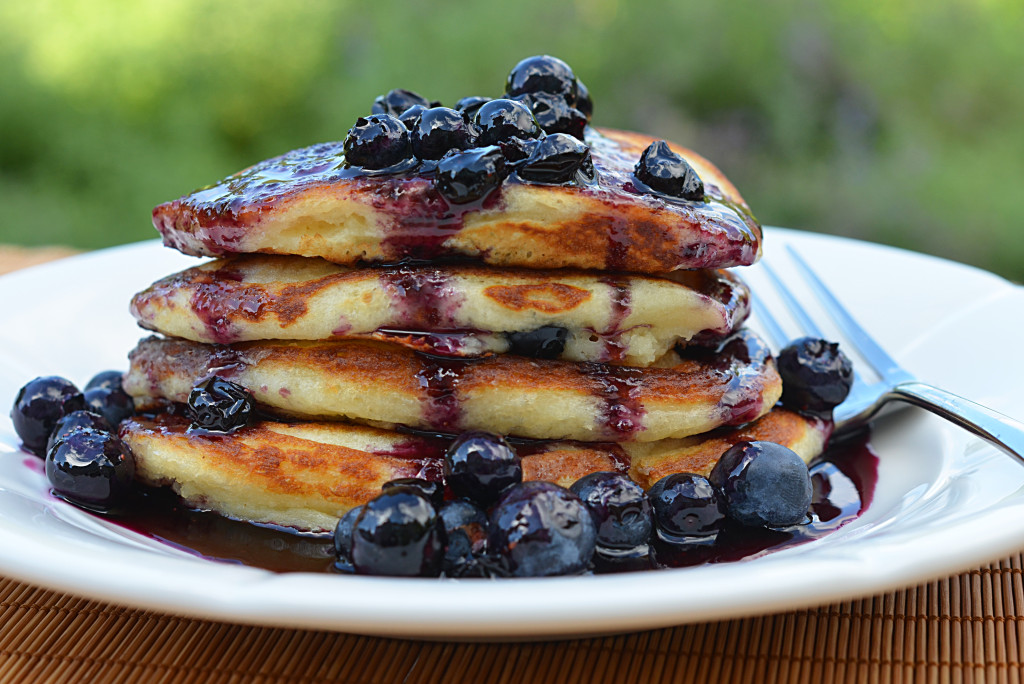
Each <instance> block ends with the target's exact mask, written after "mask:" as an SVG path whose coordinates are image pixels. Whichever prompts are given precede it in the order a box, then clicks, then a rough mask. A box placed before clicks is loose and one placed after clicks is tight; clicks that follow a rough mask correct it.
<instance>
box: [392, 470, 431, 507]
mask: <svg viewBox="0 0 1024 684" xmlns="http://www.w3.org/2000/svg"><path fill="white" fill-rule="evenodd" d="M389 487H414V488H415V489H418V490H420V493H422V494H423V496H425V497H427V498H428V499H430V504H431V505H432V506H433V507H434V508H441V505H442V504H443V503H444V485H443V484H442V483H440V482H433V481H431V480H424V479H422V478H419V477H400V478H398V479H397V480H389V481H388V482H385V483H384V484H383V485H381V491H387V490H388V488H389Z"/></svg>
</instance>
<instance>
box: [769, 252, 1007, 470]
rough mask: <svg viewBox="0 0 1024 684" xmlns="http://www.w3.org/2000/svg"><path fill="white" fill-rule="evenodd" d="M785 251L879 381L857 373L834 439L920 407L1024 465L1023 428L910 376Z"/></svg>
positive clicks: (806, 322)
mask: <svg viewBox="0 0 1024 684" xmlns="http://www.w3.org/2000/svg"><path fill="white" fill-rule="evenodd" d="M786 249H787V251H788V252H789V256H790V258H791V259H792V261H793V263H794V264H795V266H796V270H797V271H799V272H800V275H801V276H802V277H803V278H804V280H805V281H806V282H807V284H808V285H810V287H811V290H812V291H813V292H814V293H815V295H817V297H818V299H819V300H820V301H821V304H822V306H823V307H824V309H825V311H826V312H827V313H828V314H829V316H830V317H831V318H832V320H833V321H834V322H835V323H836V325H837V326H838V328H839V329H840V330H841V331H842V333H843V334H844V335H845V336H846V342H848V343H849V345H850V347H851V348H852V349H854V350H856V351H857V352H858V353H859V354H860V356H861V357H863V358H864V360H865V361H867V363H868V365H869V366H871V368H872V369H873V370H874V372H875V373H876V374H877V375H878V377H879V378H880V380H879V381H877V382H873V383H869V382H867V381H866V380H865V379H864V376H863V374H862V373H859V372H857V369H856V368H854V382H853V387H852V388H851V389H850V394H849V396H848V397H847V398H846V400H845V401H843V403H842V404H840V405H839V406H837V407H836V409H835V411H834V413H833V416H834V418H835V434H837V435H838V434H840V433H842V432H846V431H850V430H853V429H855V428H858V427H863V426H864V425H866V424H867V423H868V422H869V421H870V420H871V419H872V418H874V417H875V415H876V414H877V413H878V411H879V410H880V409H881V408H882V407H883V406H885V405H886V404H888V403H889V402H893V401H898V402H904V403H907V404H910V405H913V406H918V407H920V408H923V409H926V410H928V411H931V412H932V413H934V414H936V415H938V416H940V417H942V418H945V419H946V420H948V421H950V422H951V423H954V424H955V425H958V426H960V427H962V428H964V429H965V430H968V431H970V432H972V433H974V434H975V435H978V436H979V437H981V438H983V439H985V440H988V441H989V442H991V443H992V444H993V445H995V446H996V447H998V448H999V449H1001V450H1002V451H1004V452H1006V453H1007V454H1009V455H1010V456H1012V457H1013V458H1015V459H1017V461H1018V462H1019V463H1021V464H1022V465H1024V423H1021V422H1020V421H1017V420H1014V419H1013V418H1010V417H1009V416H1006V415H1003V414H1002V413H999V412H997V411H993V410H992V409H990V408H987V407H985V406H982V405H981V404H977V403H975V402H973V401H970V400H969V399H964V398H963V397H961V396H958V395H956V394H953V393H952V392H948V391H946V390H944V389H940V388H938V387H935V386H933V385H929V384H926V383H923V382H920V381H918V380H917V379H916V378H915V377H914V376H913V375H912V374H911V373H910V372H908V371H907V370H905V369H904V368H902V367H900V365H899V364H898V363H896V361H895V359H893V358H892V357H891V356H889V354H888V353H887V352H886V351H885V350H884V349H883V348H882V347H881V346H880V345H879V344H878V343H877V342H876V341H875V340H874V339H873V338H872V337H871V336H870V335H869V334H868V333H867V331H865V330H864V328H862V327H861V326H860V324H858V323H857V321H856V320H854V318H853V316H851V315H850V313H849V312H848V311H847V310H846V308H845V307H843V305H842V304H840V303H839V300H838V299H836V297H835V295H834V294H832V292H831V291H829V289H828V288H827V287H825V283H823V282H822V280H821V278H819V277H818V275H817V274H816V273H815V272H814V271H813V270H812V269H811V267H810V266H809V265H808V264H807V262H806V261H805V260H804V259H803V257H801V256H800V254H799V253H798V252H797V251H796V250H795V249H794V248H793V246H792V245H786ZM761 267H762V268H763V270H764V272H765V273H766V274H767V275H768V278H769V279H770V280H771V281H772V284H773V285H774V287H775V289H776V290H777V291H778V293H779V296H780V297H781V299H782V301H783V302H784V303H785V305H786V307H787V308H788V309H789V311H790V313H791V314H792V315H793V318H794V319H795V320H796V322H797V323H798V324H799V325H800V327H801V328H803V330H804V333H805V334H807V335H811V336H814V337H818V338H822V339H824V335H822V333H821V329H820V327H819V326H818V325H817V324H816V323H815V322H814V320H813V318H812V317H811V316H810V314H808V312H807V310H806V309H805V308H804V307H803V306H801V304H800V302H799V300H798V299H797V298H796V296H794V295H793V293H792V291H791V290H790V288H789V287H787V286H786V284H785V283H784V282H783V280H782V278H780V277H779V275H778V273H777V272H776V271H775V269H773V268H772V267H771V266H769V265H768V264H767V263H765V262H761ZM754 304H755V307H756V308H755V311H756V314H757V317H758V320H759V321H761V322H762V324H763V327H764V330H765V333H766V334H767V335H768V337H770V338H772V342H774V344H775V347H776V348H781V347H783V346H785V345H786V344H787V343H788V341H789V339H790V338H789V337H787V336H786V334H785V332H784V331H783V328H782V326H781V325H780V324H779V322H778V319H777V318H775V317H774V316H773V315H772V314H771V312H770V311H769V310H768V308H767V307H765V306H764V305H763V302H762V300H760V299H758V298H756V297H755V301H754Z"/></svg>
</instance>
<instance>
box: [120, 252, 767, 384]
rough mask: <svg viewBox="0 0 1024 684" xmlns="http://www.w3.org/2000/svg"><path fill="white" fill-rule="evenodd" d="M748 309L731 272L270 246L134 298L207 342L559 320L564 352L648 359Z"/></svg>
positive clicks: (433, 345)
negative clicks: (484, 263)
mask: <svg viewBox="0 0 1024 684" xmlns="http://www.w3.org/2000/svg"><path fill="white" fill-rule="evenodd" d="M748 308H749V292H748V291H747V288H746V286H745V285H743V283H741V282H740V281H739V279H737V278H736V277H735V276H733V275H731V274H729V273H728V272H726V271H706V270H702V271H677V272H676V273H674V274H669V275H668V276H667V277H653V276H635V275H623V274H602V273H600V272H593V271H591V272H585V271H570V270H561V271H533V270H528V269H498V268H486V267H479V266H467V265H459V266H455V265H451V266H446V267H434V266H407V267H395V268H360V269H352V268H347V267H344V266H338V265H335V264H332V263H330V262H327V261H324V260H323V259H308V258H304V257H296V256H266V255H244V256H237V257H229V258H226V259H219V260H216V261H213V262H209V263H206V264H203V265H201V266H196V267H194V268H190V269H188V270H185V271H182V272H181V273H177V274H174V275H171V276H168V277H166V278H164V279H162V280H160V281H158V282H156V283H154V284H153V285H152V286H151V287H150V288H148V289H146V290H145V291H143V292H140V293H139V294H138V295H136V296H135V298H134V299H133V300H132V313H133V314H134V315H135V317H136V319H138V321H139V323H140V325H142V326H143V327H144V328H148V329H150V330H155V331H157V332H161V333H164V334H165V335H172V336H175V337H181V338H185V339H190V340H194V341H197V342H218V343H231V342H242V341H253V340H274V339H289V340H327V339H377V340H382V341H391V342H395V343H398V344H402V345H404V346H409V347H411V348H414V349H418V350H420V351H424V352H428V353H431V354H438V355H442V356H481V355H486V354H489V353H497V354H503V353H507V352H509V351H512V352H513V353H515V351H516V344H517V337H518V338H520V339H521V338H522V336H521V335H518V336H517V335H516V334H517V333H527V332H531V331H536V330H538V329H539V328H543V327H549V326H553V327H557V328H562V329H564V331H565V332H564V334H565V337H564V339H565V346H564V350H563V351H562V353H561V355H560V356H559V357H558V358H561V359H563V360H566V361H600V362H614V363H621V364H623V365H629V366H648V365H650V364H652V363H654V362H655V361H656V360H657V359H659V358H660V357H662V356H664V355H665V353H666V352H668V351H669V350H670V349H672V348H673V347H674V346H675V345H676V344H679V343H681V342H683V343H684V342H686V341H688V340H690V339H691V338H693V337H695V336H698V337H699V338H700V339H702V340H703V341H706V340H708V339H721V338H723V337H726V336H728V335H729V334H731V333H732V332H734V331H735V329H736V328H738V327H739V326H740V324H742V322H743V320H744V319H745V318H746V316H747V313H748ZM509 333H511V334H512V337H510V336H509ZM518 344H519V345H520V346H521V345H522V343H521V342H518ZM523 353H528V352H523Z"/></svg>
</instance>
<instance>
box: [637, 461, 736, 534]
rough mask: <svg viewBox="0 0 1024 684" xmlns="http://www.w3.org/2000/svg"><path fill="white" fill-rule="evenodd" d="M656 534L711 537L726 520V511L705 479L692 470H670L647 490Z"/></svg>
mask: <svg viewBox="0 0 1024 684" xmlns="http://www.w3.org/2000/svg"><path fill="white" fill-rule="evenodd" d="M647 497H648V498H649V499H650V500H651V506H652V507H653V509H654V522H655V525H656V529H657V531H658V536H659V537H661V538H662V539H664V540H665V541H668V542H673V543H679V542H684V541H689V540H691V539H693V538H695V537H698V538H699V537H713V536H715V535H717V534H718V531H719V529H721V527H722V523H723V522H725V511H724V508H723V507H722V503H721V501H720V500H719V496H718V493H717V492H716V491H715V489H714V487H712V486H711V483H710V482H708V479H707V478H706V477H704V476H703V475H696V474H694V473H673V474H672V475H666V476H665V477H663V478H661V479H660V480H658V481H657V482H655V483H654V484H653V485H652V486H651V488H650V490H648V492H647Z"/></svg>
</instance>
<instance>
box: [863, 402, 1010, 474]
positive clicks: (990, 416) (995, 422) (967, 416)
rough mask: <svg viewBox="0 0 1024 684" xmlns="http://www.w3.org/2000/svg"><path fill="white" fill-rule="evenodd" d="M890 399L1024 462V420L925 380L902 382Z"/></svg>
mask: <svg viewBox="0 0 1024 684" xmlns="http://www.w3.org/2000/svg"><path fill="white" fill-rule="evenodd" d="M886 399H895V400H897V401H905V402H907V403H910V404H913V405H914V406H919V407H921V408H923V409H926V410H928V411H931V412H932V413H934V414H936V415H938V416H941V417H942V418H945V419H946V420H948V421H950V422H951V423H955V424H956V425H959V426H960V427H962V428H964V429H965V430H967V431H969V432H972V433H974V434H976V435H978V436H979V437H981V438H982V439H986V440H988V441H989V442H991V443H992V444H994V445H995V446H997V447H999V448H1000V449H1002V450H1003V451H1005V452H1006V453H1007V454H1009V455H1010V456H1013V457H1014V458H1015V459H1017V462H1018V463H1021V464H1022V465H1024V423H1021V422H1020V421H1018V420H1014V419H1013V418H1010V417H1009V416H1005V415H1003V414H1002V413H999V412H998V411H993V410H992V409H990V408H986V407H984V406H982V405H981V404H976V403H974V402H973V401H971V400H969V399H964V398H963V397H961V396H958V395H956V394H953V393H952V392H947V391H946V390H943V389H939V388H938V387H933V386H932V385H926V384H925V383H923V382H901V383H899V384H898V385H896V386H895V387H893V388H892V389H891V390H889V392H888V396H887V397H886ZM879 403H881V402H879Z"/></svg>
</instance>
